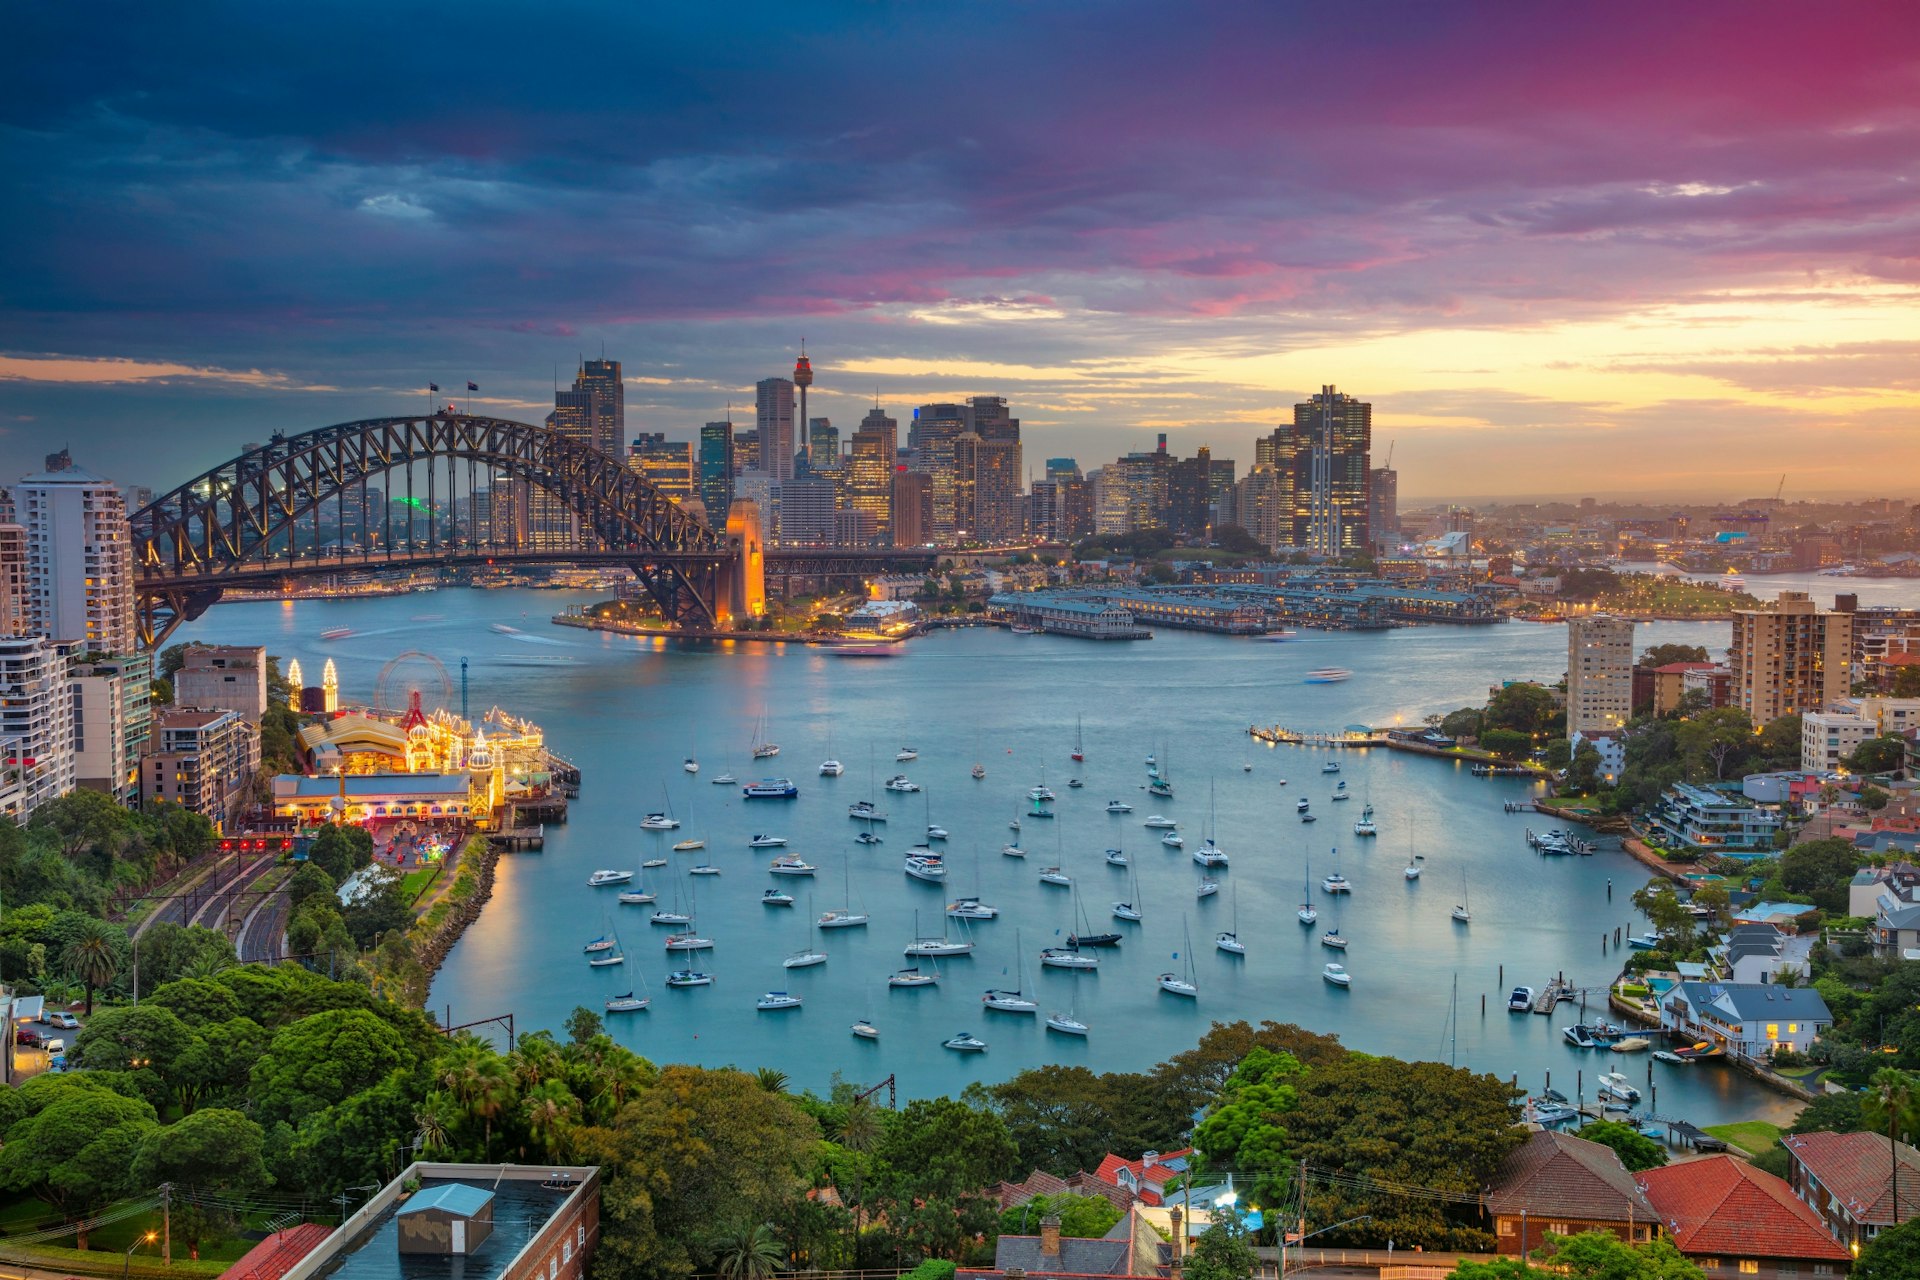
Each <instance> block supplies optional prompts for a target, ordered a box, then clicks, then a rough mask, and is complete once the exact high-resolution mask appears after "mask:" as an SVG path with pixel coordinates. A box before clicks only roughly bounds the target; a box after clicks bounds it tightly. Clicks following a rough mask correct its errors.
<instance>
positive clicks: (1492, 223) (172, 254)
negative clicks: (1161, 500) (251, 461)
mask: <svg viewBox="0 0 1920 1280" xmlns="http://www.w3.org/2000/svg"><path fill="white" fill-rule="evenodd" d="M8 25H9V34H10V38H9V40H8V46H9V47H8V50H7V52H6V54H5V55H3V56H4V65H5V70H4V84H5V86H6V87H5V89H4V90H3V91H0V148H4V157H5V161H6V163H5V167H4V171H0V183H4V185H5V188H6V198H5V200H4V203H3V204H0V476H6V477H10V476H12V475H15V474H18V473H21V472H23V471H27V470H32V469H37V467H38V464H39V458H40V455H42V454H43V453H45V452H47V451H49V449H52V448H58V447H59V446H60V445H62V444H68V445H71V447H72V448H73V450H74V453H75V455H76V457H77V458H78V459H79V460H81V461H82V462H84V463H86V464H87V465H89V466H91V467H93V468H94V469H95V470H99V471H102V472H104V473H107V474H110V475H112V476H113V477H114V478H116V479H118V480H121V481H123V482H125V483H138V484H147V485H152V486H155V487H157V488H158V487H168V486H170V485H172V484H175V483H178V482H180V481H183V480H185V479H187V478H188V477H190V476H191V475H193V474H194V473H196V472H198V471H200V470H202V469H204V468H205V467H207V466H211V465H213V464H214V463H217V462H218V461H220V460H221V459H223V458H225V457H228V456H231V455H232V454H233V453H234V452H236V451H237V450H238V448H239V446H240V445H241V444H243V443H245V442H247V441H254V440H260V439H264V438H265V436H266V435H267V433H268V432H269V431H271V430H274V429H276V428H278V429H282V430H286V431H289V432H294V431H301V430H306V429H308V428H312V427H317V426H322V425H325V424H327V423H331V422H338V421H342V420H346V419H352V418H361V417H372V416H378V415H383V414H392V413H403V412H412V411H418V410H419V409H421V408H422V407H423V406H424V404H425V403H426V398H425V387H426V384H427V382H428V380H429V379H431V380H433V381H436V382H439V383H440V384H441V385H442V386H443V387H449V388H451V387H456V386H463V385H464V384H465V381H466V380H467V379H469V378H471V379H472V380H474V381H475V382H478V383H479V384H480V386H481V388H482V391H481V393H480V395H479V396H478V397H476V398H475V399H474V400H473V401H471V402H470V404H471V407H472V408H473V409H474V410H475V411H483V412H490V413H496V414H499V415H501V416H505V417H514V418H520V419H523V420H530V421H538V419H539V417H540V416H541V415H542V414H544V413H545V412H546V410H547V409H548V408H550V407H551V404H552V399H551V389H552V381H553V376H554V371H555V369H556V367H557V368H558V371H559V374H560V376H561V378H562V379H563V380H565V379H567V378H569V377H570V376H571V373H572V368H573V365H574V363H575V361H576V359H577V358H578V357H579V356H580V355H581V354H583V353H584V354H586V355H589V356H593V355H598V354H599V353H600V352H601V350H602V348H603V345H604V350H605V352H606V354H607V355H608V356H610V357H614V358H618V359H620V360H622V361H623V362H624V363H625V367H626V372H627V377H628V379H629V386H628V391H627V396H628V399H627V406H628V408H627V422H628V426H629V428H630V429H635V430H664V431H666V432H667V433H668V434H669V435H670V436H676V437H679V438H691V436H692V434H693V432H694V431H695V430H697V428H698V425H699V424H700V423H701V422H703V421H706V420H708V419H710V418H715V417H718V416H720V414H721V413H722V412H723V410H724V407H725V404H726V402H727V400H728V399H729V398H731V399H732V400H733V401H734V403H735V405H736V406H738V405H739V404H740V403H741V401H743V400H745V401H746V402H747V408H746V410H745V411H744V412H742V411H741V410H740V409H739V408H737V407H736V410H735V420H736V421H746V422H750V421H751V417H752V411H751V399H752V384H753V382H754V381H755V380H756V379H758V378H762V377H767V376H770V375H775V374H782V373H785V372H788V371H790V370H791V368H792V363H793V357H794V355H795V354H796V352H797V349H798V346H799V343H800V341H801V339H802V338H803V337H804V339H805V341H806V345H807V350H808V353H809V355H810V356H811V357H812V359H813V363H814V367H815V369H816V371H817V376H818V381H817V382H816V384H815V386H814V388H813V393H812V403H813V407H814V412H815V413H816V414H828V415H830V416H832V417H833V418H834V419H835V421H836V422H838V423H840V424H841V425H842V427H843V430H844V429H850V428H851V426H852V425H853V424H854V423H855V422H856V421H857V420H858V418H859V417H860V416H861V415H862V414H863V413H864V412H865V411H866V409H867V407H868V406H870V405H871V404H872V402H873V397H874V394H875V392H876V390H877V392H878V394H879V398H880V403H881V404H882V405H884V406H886V407H887V408H888V409H889V410H890V411H892V412H893V413H894V414H895V415H896V416H897V417H899V418H901V419H902V420H903V422H904V420H905V419H906V418H908V417H909V416H910V414H911V410H912V407H913V406H914V405H915V404H918V403H922V402H926V401H930V400H936V399H952V398H956V397H960V396H965V395H970V394H986V393H997V394H1000V395H1004V396H1006V397H1008V398H1009V400H1010V401H1011V402H1012V403H1013V406H1014V411H1015V412H1016V413H1017V414H1018V415H1019V416H1020V417H1021V418H1022V419H1023V421H1024V423H1025V436H1026V442H1027V446H1026V453H1027V458H1028V461H1029V463H1030V465H1031V466H1034V467H1038V466H1039V465H1040V463H1041V461H1042V460H1043V459H1045V458H1046V457H1048V456H1054V455H1061V454H1066V455H1072V456H1076V457H1078V458H1079V460H1080V462H1081V463H1082V465H1083V466H1092V465H1096V464H1098V463H1099V462H1101V461H1104V460H1108V459H1111V458H1112V457H1114V456H1115V455H1116V454H1118V453H1122V452H1125V451H1128V450H1130V449H1142V448H1148V447H1151V444H1152V440H1153V435H1154V433H1155V432H1157V431H1166V432H1167V433H1168V434H1169V437H1170V444H1171V447H1173V448H1174V449H1175V450H1177V451H1178V452H1180V453H1182V454H1186V453H1190V452H1191V451H1192V449H1193V447H1195V446H1197V445H1201V444H1209V445H1211V446H1212V447H1213V449H1214V451H1215V454H1216V456H1222V455H1224V456H1228V457H1233V458H1235V459H1237V460H1239V461H1240V463H1241V467H1242V469H1243V470H1244V469H1245V466H1246V465H1247V464H1248V463H1249V462H1251V460H1252V454H1253V446H1252V440H1253V438H1254V436H1255V435H1256V434H1260V433H1262V432H1263V431H1265V430H1270V429H1271V426H1272V424H1273V423H1274V422H1276V421H1278V420H1279V419H1280V418H1282V417H1285V416H1289V415H1290V409H1289V406H1291V405H1292V403H1293V402H1294V401H1295V400H1296V399H1299V398H1301V397H1302V396H1304V395H1305V394H1307V393H1308V392H1311V391H1313V390H1317V389H1318V388H1319V386H1320V385H1321V384H1323V383H1335V384H1337V385H1338V386H1339V387H1340V389H1341V390H1343V391H1348V392H1351V393H1353V394H1355V395H1358V396H1361V397H1362V398H1365V399H1369V400H1371V401H1372V402H1373V404H1374V423H1375V433H1376V440H1377V442H1378V443H1377V446H1376V452H1377V453H1384V451H1385V446H1386V441H1388V440H1393V441H1396V442H1397V444H1396V453H1395V465H1396V466H1397V467H1398V468H1399V470H1400V472H1401V489H1402V493H1403V494H1405V495H1410V496H1412V497H1415V498H1421V497H1460V498H1472V499H1481V498H1485V497H1487V496H1500V495H1507V496H1533V495H1555V494H1558V495H1579V494H1583V493H1589V494H1594V495H1597V496H1613V495H1628V494H1634V493H1647V494H1650V495H1661V496H1662V497H1666V496H1678V495H1681V494H1684V493H1696V494H1698V495H1700V496H1701V497H1703V498H1718V497H1722V496H1725V497H1741V496H1749V495H1753V494H1757V493H1766V494H1771V493H1772V492H1773V489H1774V487H1775V485H1776V484H1777V483H1779V478H1780V476H1781V474H1782V473H1783V472H1784V473H1787V475H1788V481H1787V489H1786V493H1787V496H1788V497H1789V498H1792V497H1795V496H1800V497H1810V496H1818V495H1838V494H1862V495H1865V494H1892V495H1896V496H1905V495H1909V494H1913V493H1916V492H1920V429H1916V428H1920V10H1917V9H1916V8H1915V7H1914V5H1913V4H1911V3H1905V2H1899V3H1896V2H1893V0H1887V2H1884V3H1857V4H1856V3H1843V4H1826V5H1813V4H1805V3H1797V4H1786V3H1767V2H1765V0H1742V2H1740V3H1687V4H1674V3H1671V2H1667V3H1646V4H1601V5H1586V6H1567V5H1525V4H1512V3H1500V4H1461V3H1449V4H1435V3H1417V4H1415V3H1407V4H1388V3H1368V4H1354V3H1311V4H1303V3H1277V2H1276V3H1258V4H1253V3H1249V4H1240V5H1231V4H1220V5H1201V6H1186V5H1172V4H1167V3H1165V2H1164V0H1161V2H1158V3H1144V2H1134V0H1115V2H1113V3H1070V2H1061V3H1033V2H1026V3H968V4H923V5H905V4H900V5H889V4H883V3H878V2H873V3H842V4H820V5H799V4H756V3H733V4H727V5H708V4H683V5H678V6H668V5H664V4H640V5H634V4H625V3H603V4H597V5H590V4H579V3H555V2H549V3H543V4H539V5H513V6H507V5H499V4H488V3H468V4H462V5H458V6H448V5H444V4H422V3H411V2H408V0H384V2H383V3H380V4H354V5H342V4H324V3H322V4H316V5H310V6H285V5H276V4H258V3H255V4H248V5H237V4H232V5H230V4H221V3H204V2H203V3H196V4H192V5H185V6H180V5H155V4H145V5H133V4H120V3H105V4H92V5H86V6H77V5H65V4H28V5H20V6H14V7H13V9H12V11H11V12H10V15H9V20H8ZM462 403H463V406H465V405H467V404H468V403H469V402H466V401H464V400H463V402H462Z"/></svg>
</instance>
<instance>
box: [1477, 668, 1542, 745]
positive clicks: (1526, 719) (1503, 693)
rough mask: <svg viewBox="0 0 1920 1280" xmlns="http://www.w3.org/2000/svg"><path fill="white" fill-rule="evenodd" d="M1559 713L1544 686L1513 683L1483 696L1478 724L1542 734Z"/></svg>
mask: <svg viewBox="0 0 1920 1280" xmlns="http://www.w3.org/2000/svg"><path fill="white" fill-rule="evenodd" d="M1559 714H1561V712H1560V707H1559V705H1558V703H1557V702H1556V701H1555V700H1554V696H1553V692H1552V690H1550V689H1548V688H1547V687H1546V686H1545V685H1539V684H1530V683H1525V682H1521V683H1517V684H1510V685H1508V686H1506V687H1505V688H1504V689H1501V690H1500V691H1499V692H1498V693H1496V694H1494V695H1493V697H1491V698H1489V699H1487V710H1486V714H1485V716H1484V717H1483V719H1482V723H1483V724H1484V725H1485V726H1486V727H1487V728H1489V729H1511V730H1513V731H1514V732H1516V733H1524V734H1526V735H1528V736H1529V737H1532V736H1534V735H1536V734H1541V733H1545V732H1546V731H1547V729H1548V727H1549V726H1550V725H1552V723H1553V721H1554V718H1555V717H1556V716H1558V715H1559Z"/></svg>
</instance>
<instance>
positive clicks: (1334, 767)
mask: <svg viewBox="0 0 1920 1280" xmlns="http://www.w3.org/2000/svg"><path fill="white" fill-rule="evenodd" d="M1320 772H1322V773H1338V772H1340V762H1339V761H1338V760H1329V761H1327V762H1326V763H1325V764H1323V765H1321V766H1320Z"/></svg>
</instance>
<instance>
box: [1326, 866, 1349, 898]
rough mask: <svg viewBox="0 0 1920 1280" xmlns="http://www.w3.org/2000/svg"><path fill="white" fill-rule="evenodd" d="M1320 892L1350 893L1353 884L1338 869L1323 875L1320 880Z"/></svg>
mask: <svg viewBox="0 0 1920 1280" xmlns="http://www.w3.org/2000/svg"><path fill="white" fill-rule="evenodd" d="M1320 891H1321V892H1322V893H1352V892H1353V885H1352V884H1351V883H1350V882H1349V881H1348V880H1347V878H1346V877H1345V876H1343V875H1341V874H1340V873H1339V872H1338V871H1335V872H1332V873H1330V874H1328V875H1326V876H1323V877H1322V878H1321V880H1320Z"/></svg>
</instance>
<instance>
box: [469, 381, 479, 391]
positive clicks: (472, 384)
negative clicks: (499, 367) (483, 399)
mask: <svg viewBox="0 0 1920 1280" xmlns="http://www.w3.org/2000/svg"><path fill="white" fill-rule="evenodd" d="M479 389H480V384H479V383H477V382H469V383H468V384H467V390H469V391H478V390H479Z"/></svg>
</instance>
